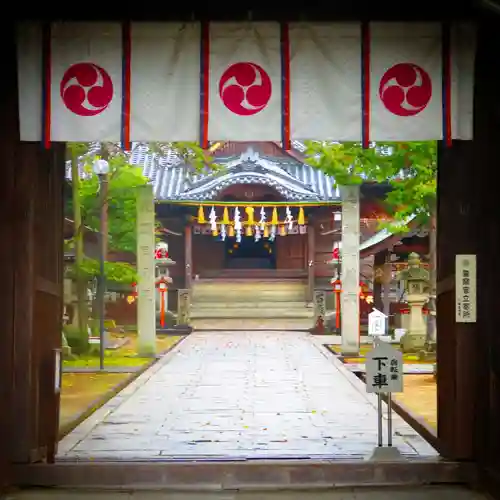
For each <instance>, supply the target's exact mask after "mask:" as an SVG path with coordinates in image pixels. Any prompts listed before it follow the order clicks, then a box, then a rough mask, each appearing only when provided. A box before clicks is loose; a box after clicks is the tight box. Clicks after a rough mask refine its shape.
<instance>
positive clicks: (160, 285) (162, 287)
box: [156, 276, 168, 328]
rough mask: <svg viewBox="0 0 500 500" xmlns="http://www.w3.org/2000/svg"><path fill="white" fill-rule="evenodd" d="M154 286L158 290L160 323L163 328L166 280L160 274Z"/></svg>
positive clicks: (166, 289)
mask: <svg viewBox="0 0 500 500" xmlns="http://www.w3.org/2000/svg"><path fill="white" fill-rule="evenodd" d="M156 288H158V291H159V292H160V325H161V327H162V328H163V327H164V326H165V294H166V293H167V291H168V280H167V279H166V278H165V277H164V276H162V277H161V278H160V279H159V280H158V281H157V282H156Z"/></svg>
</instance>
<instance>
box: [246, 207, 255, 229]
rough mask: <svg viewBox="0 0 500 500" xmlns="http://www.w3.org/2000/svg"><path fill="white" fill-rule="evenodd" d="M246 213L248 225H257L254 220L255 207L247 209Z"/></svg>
mask: <svg viewBox="0 0 500 500" xmlns="http://www.w3.org/2000/svg"><path fill="white" fill-rule="evenodd" d="M245 212H246V214H247V223H248V225H249V226H253V225H254V224H255V222H254V218H253V212H254V208H253V207H246V208H245Z"/></svg>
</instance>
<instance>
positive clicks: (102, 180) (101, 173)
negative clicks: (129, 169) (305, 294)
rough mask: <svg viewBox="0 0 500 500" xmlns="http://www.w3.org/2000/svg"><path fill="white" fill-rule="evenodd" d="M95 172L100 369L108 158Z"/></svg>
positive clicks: (101, 363) (98, 161) (99, 162)
mask: <svg viewBox="0 0 500 500" xmlns="http://www.w3.org/2000/svg"><path fill="white" fill-rule="evenodd" d="M93 170H94V173H95V174H96V175H97V177H98V179H99V194H100V217H99V229H100V232H99V283H98V287H97V291H98V293H97V297H96V298H97V304H98V307H99V369H100V370H104V316H105V314H106V313H105V304H104V293H105V290H106V278H105V275H104V261H105V259H106V236H107V235H106V234H105V232H107V228H106V226H107V224H106V217H107V214H106V205H107V200H106V197H107V192H106V191H107V184H108V178H107V176H108V172H109V163H108V162H107V161H106V160H102V159H96V161H95V162H94V165H93Z"/></svg>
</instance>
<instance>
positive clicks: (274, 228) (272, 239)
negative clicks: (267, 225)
mask: <svg viewBox="0 0 500 500" xmlns="http://www.w3.org/2000/svg"><path fill="white" fill-rule="evenodd" d="M275 238H276V225H274V224H273V225H272V226H271V236H269V241H274V239H275Z"/></svg>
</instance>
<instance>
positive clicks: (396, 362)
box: [365, 338, 403, 461]
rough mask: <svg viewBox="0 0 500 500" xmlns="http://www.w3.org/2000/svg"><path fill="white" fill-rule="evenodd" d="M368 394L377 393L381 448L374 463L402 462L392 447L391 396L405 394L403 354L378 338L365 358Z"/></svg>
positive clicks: (399, 454)
mask: <svg viewBox="0 0 500 500" xmlns="http://www.w3.org/2000/svg"><path fill="white" fill-rule="evenodd" d="M365 366H366V374H365V375H366V392H368V393H375V394H377V398H378V405H377V417H378V446H377V447H376V448H375V449H374V451H373V455H372V456H371V459H372V460H379V461H380V460H385V461H393V460H401V459H402V456H401V453H400V452H399V450H398V449H397V447H394V446H392V393H393V392H403V354H402V353H401V352H400V351H398V350H396V349H394V347H392V346H391V345H390V344H387V343H385V342H381V341H380V339H378V338H375V340H374V348H373V350H371V351H370V352H368V353H367V355H366V361H365ZM382 394H386V395H387V446H384V443H383V433H384V431H383V415H382Z"/></svg>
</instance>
